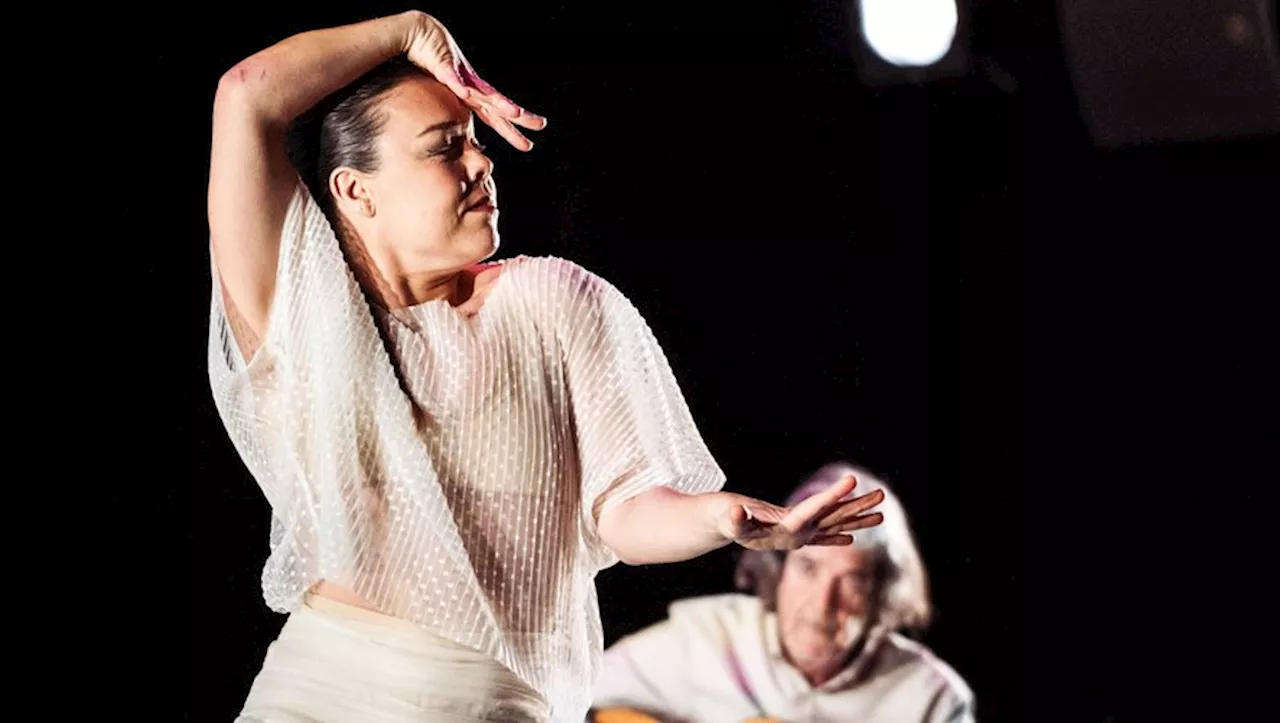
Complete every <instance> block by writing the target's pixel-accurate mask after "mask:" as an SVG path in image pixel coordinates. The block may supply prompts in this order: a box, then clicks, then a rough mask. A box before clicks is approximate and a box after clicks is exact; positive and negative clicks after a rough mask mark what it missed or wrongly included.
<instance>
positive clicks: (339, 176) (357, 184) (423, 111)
mask: <svg viewBox="0 0 1280 723" xmlns="http://www.w3.org/2000/svg"><path fill="white" fill-rule="evenodd" d="M377 112H378V113H379V114H381V115H383V116H384V117H385V124H384V125H383V128H382V132H381V133H380V134H379V136H378V138H377V143H376V148H377V153H378V167H377V170H376V171H374V172H373V173H361V172H358V171H353V170H351V169H338V170H336V171H335V172H334V174H333V176H332V177H331V179H330V184H331V190H333V191H334V196H335V198H336V200H337V203H338V206H339V208H341V210H342V212H343V215H344V216H345V217H346V218H347V219H348V221H350V222H351V224H352V225H353V226H354V227H355V230H356V232H357V233H358V235H359V237H360V239H361V240H362V241H363V242H364V244H365V246H366V248H368V250H369V252H370V254H371V255H372V256H373V257H374V259H375V261H376V262H377V263H378V265H379V266H380V267H381V268H382V269H383V270H384V271H389V272H391V273H392V274H396V275H413V274H423V273H448V272H452V271H456V270H458V269H462V268H465V267H467V266H469V265H471V264H474V263H477V262H479V261H483V260H484V259H486V258H488V257H489V256H491V255H492V254H493V253H494V251H496V250H497V248H498V210H497V198H498V197H497V188H496V186H495V185H494V182H493V176H492V173H493V162H492V161H491V160H489V158H488V157H487V156H485V155H484V153H483V152H481V148H480V147H479V146H478V145H477V142H476V136H475V124H474V121H473V119H472V116H471V111H470V110H469V109H468V108H467V107H466V106H464V105H462V104H461V103H460V102H459V101H458V99H457V97H456V96H454V95H453V93H452V92H450V91H449V90H448V88H446V87H445V86H444V85H442V84H440V83H438V82H436V81H435V80H433V79H431V78H430V77H427V76H422V77H416V78H411V79H409V80H405V81H403V82H401V83H400V84H398V85H397V86H396V87H394V88H393V89H391V90H389V91H387V92H386V94H385V95H384V96H383V97H382V98H381V99H380V101H379V105H378V108H377ZM485 197H487V198H488V201H487V203H481V205H479V206H477V205H475V204H476V202H477V201H483V199H484V198H485Z"/></svg>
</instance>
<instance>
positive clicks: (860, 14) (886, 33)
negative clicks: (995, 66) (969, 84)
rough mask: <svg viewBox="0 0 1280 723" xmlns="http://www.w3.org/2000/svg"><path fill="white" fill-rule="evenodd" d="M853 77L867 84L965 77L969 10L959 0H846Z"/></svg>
mask: <svg viewBox="0 0 1280 723" xmlns="http://www.w3.org/2000/svg"><path fill="white" fill-rule="evenodd" d="M843 5H844V8H845V22H847V23H848V24H849V26H850V29H851V30H852V31H853V33H852V35H851V36H850V40H851V41H852V44H853V48H852V51H853V59H854V62H855V63H856V65H857V72H858V77H859V78H860V79H861V81H862V82H863V83H864V84H865V85H867V86H870V87H875V88H883V87H887V86H894V85H914V84H921V83H929V82H931V81H935V80H942V79H953V78H960V77H963V76H966V75H968V74H969V72H970V67H969V33H970V31H969V14H968V8H967V3H963V2H959V0H846V2H845V3H844V4H843Z"/></svg>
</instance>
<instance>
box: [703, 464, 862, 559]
mask: <svg viewBox="0 0 1280 723" xmlns="http://www.w3.org/2000/svg"><path fill="white" fill-rule="evenodd" d="M857 484H858V481H857V479H855V478H854V476H853V475H846V476H845V477H844V478H843V479H841V480H840V481H839V482H837V483H835V484H833V485H831V486H830V487H828V488H827V489H825V490H823V491H822V492H819V493H818V494H816V495H813V496H812V497H809V498H806V499H804V500H801V501H800V502H799V503H798V504H796V505H795V506H793V507H779V506H778V505H772V504H769V503H768V502H762V501H760V500H757V499H753V498H751V497H745V496H743V495H732V496H730V497H729V498H727V500H726V502H727V504H726V506H725V509H723V510H722V511H720V513H719V514H718V515H717V529H718V530H719V532H720V534H721V535H723V536H724V537H725V538H726V539H729V540H732V541H734V542H736V543H738V544H739V545H742V546H743V547H746V548H749V549H752V550H794V549H796V548H797V547H803V546H805V545H849V544H852V543H853V537H852V535H851V534H850V533H852V532H853V531H854V530H861V529H865V528H867V527H874V526H876V525H878V524H880V523H881V522H883V521H884V515H882V514H880V513H879V512H872V513H870V514H867V511H868V510H870V509H871V508H872V507H875V506H876V505H878V504H880V503H881V502H882V501H883V500H884V491H883V490H875V491H873V492H870V493H868V494H865V495H861V496H859V497H854V498H852V499H849V500H844V501H841V498H842V497H844V496H846V495H848V494H849V493H850V492H852V491H853V488H854V487H856V486H857Z"/></svg>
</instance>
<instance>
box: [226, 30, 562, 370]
mask: <svg viewBox="0 0 1280 723" xmlns="http://www.w3.org/2000/svg"><path fill="white" fill-rule="evenodd" d="M398 55H407V57H408V58H409V59H410V60H411V61H413V62H414V63H416V64H417V65H419V66H420V67H422V68H423V69H424V70H426V71H427V72H428V73H431V74H432V75H433V76H435V77H436V78H437V79H438V80H439V81H441V82H442V83H444V84H445V85H446V86H447V87H449V88H450V89H451V90H452V91H453V92H454V93H455V94H457V95H458V96H459V98H461V99H463V100H464V102H466V103H467V105H468V106H469V107H471V108H472V109H473V110H475V111H476V112H477V114H478V115H479V116H480V117H481V119H482V120H484V121H485V122H486V123H488V124H489V125H491V126H493V127H494V128H495V129H496V130H498V132H499V133H501V134H502V135H503V136H504V137H506V138H507V140H508V141H510V142H511V143H512V145H514V146H516V147H517V148H519V149H521V150H528V148H530V147H531V146H532V144H530V143H529V141H528V140H527V139H525V138H524V137H523V136H521V135H520V133H519V132H518V131H516V130H515V129H514V127H513V126H512V122H515V123H519V124H520V125H523V126H525V127H529V128H541V127H542V126H543V125H545V120H544V119H542V118H540V117H539V116H536V115H535V114H532V113H528V112H526V111H523V110H521V109H520V108H519V107H518V106H516V105H515V104H514V103H512V102H511V101H510V100H508V99H507V98H506V97H505V96H503V95H502V94H500V93H498V92H497V91H496V90H495V89H494V88H493V87H492V86H490V85H489V84H488V83H485V82H484V81H483V80H481V79H480V78H479V77H478V76H477V75H476V73H475V71H474V69H472V68H471V65H470V64H469V63H468V62H467V60H466V58H465V57H464V56H463V54H462V52H461V50H459V49H458V46H457V44H456V43H455V42H454V40H453V38H452V37H451V36H450V35H449V33H448V31H447V30H446V29H445V28H444V26H443V25H441V24H440V23H439V22H437V21H436V20H435V19H434V18H433V17H431V16H430V15H427V14H426V13H423V12H421V11H417V10H411V11H408V12H404V13H400V14H397V15H391V16H387V17H383V18H378V19H375V20H369V21H365V22H361V23H356V24H352V25H344V26H340V27H335V28H328V29H323V30H313V31H308V32H304V33H300V34H298V35H294V36H292V37H289V38H287V39H285V40H282V41H281V42H279V43H276V44H275V45H272V46H271V47H269V48H266V49H265V50H261V51H259V52H257V53H254V54H253V55H251V56H250V57H248V58H245V59H244V60H242V61H240V62H239V63H237V64H236V65H235V66H234V67H232V68H231V69H230V70H228V71H227V72H226V73H225V74H224V75H223V76H222V78H221V80H220V81H219V83H218V89H217V93H216V95H215V97H214V104H213V140H212V154H211V158H210V168H209V190H208V213H209V229H210V235H211V245H212V252H213V257H214V262H215V264H216V266H217V269H218V274H219V276H220V277H221V280H222V285H223V289H222V291H223V293H224V298H225V299H226V301H227V302H228V304H227V306H228V311H229V312H230V313H231V314H232V317H233V325H234V326H235V327H236V336H237V341H239V343H240V345H241V350H242V351H243V352H244V354H245V356H246V357H248V356H251V355H252V350H253V349H255V348H256V345H257V341H258V340H259V339H261V338H262V337H263V336H264V335H265V333H266V324H267V318H268V311H269V309H270V305H271V297H272V293H273V291H274V285H275V278H276V263H277V258H278V255H279V245H280V233H281V231H282V229H283V225H284V217H285V214H286V212H287V211H288V207H289V201H290V199H291V197H292V194H293V192H294V190H295V189H296V187H297V176H296V173H295V171H294V170H293V168H292V166H291V165H290V163H289V160H288V156H287V155H286V152H285V133H286V131H287V129H288V126H289V124H290V123H291V122H293V121H294V120H295V119H296V118H298V117H299V116H301V115H302V114H304V113H306V112H307V111H308V110H310V109H311V108H312V107H313V106H315V105H316V104H317V103H319V102H320V101H321V100H323V99H324V98H325V97H326V96H328V95H330V94H332V93H334V92H335V91H337V90H339V89H341V88H343V87H344V86H346V85H347V84H349V83H351V82H352V81H355V80H356V79H358V78H359V77H361V76H362V75H364V74H365V73H367V72H368V71H370V70H373V69H374V68H375V67H377V66H378V65H380V64H381V63H383V62H385V61H387V60H390V59H392V58H394V57H396V56H398Z"/></svg>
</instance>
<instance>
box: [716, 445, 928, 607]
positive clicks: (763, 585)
mask: <svg viewBox="0 0 1280 723" xmlns="http://www.w3.org/2000/svg"><path fill="white" fill-rule="evenodd" d="M848 474H852V475H854V476H855V477H857V479H858V485H857V486H856V487H855V488H854V490H853V493H852V495H851V496H859V495H864V494H867V493H868V492H871V491H873V490H877V489H879V490H884V501H883V502H881V503H880V505H879V506H878V507H876V510H878V511H879V512H881V513H883V514H884V522H882V523H880V524H879V525H877V526H875V527H871V528H868V529H864V530H856V531H855V532H854V533H853V544H854V547H857V548H859V549H862V550H868V551H870V552H872V553H873V557H874V559H875V575H874V579H875V586H874V589H875V591H876V595H877V599H876V601H875V604H874V605H873V609H875V610H877V611H878V612H877V617H878V619H877V624H878V625H880V626H884V627H887V628H889V629H892V630H910V631H917V632H919V631H923V630H924V629H925V628H927V627H928V626H929V622H930V620H931V619H932V617H933V605H932V604H931V602H930V599H929V583H928V576H927V573H926V571H925V568H924V562H923V561H922V560H921V558H920V551H919V549H918V548H917V547H916V542H915V536H914V535H912V533H911V526H910V525H909V524H908V520H907V514H906V511H905V510H904V509H903V507H902V503H901V502H899V501H898V497H897V495H895V494H894V493H893V491H892V490H891V489H889V486H888V485H887V484H885V482H884V481H883V480H881V479H880V478H878V477H876V476H875V475H873V474H871V473H870V472H868V471H867V470H865V469H863V468H862V467H859V466H857V465H854V464H850V463H848V462H832V463H830V464H827V465H824V466H823V467H821V468H819V469H818V470H817V471H815V472H814V473H813V474H811V475H809V476H808V477H807V478H806V479H805V481H804V482H802V483H801V484H800V486H799V487H797V488H796V489H795V491H794V492H792V493H791V496H790V497H789V498H788V499H787V502H786V504H787V506H788V507H790V506H791V505H794V504H796V503H798V502H800V501H801V500H803V499H805V498H806V497H810V496H812V495H814V494H817V493H818V492H821V491H822V490H824V489H826V488H827V487H830V486H831V485H833V484H835V483H836V482H838V481H840V479H841V478H843V477H844V476H845V475H848ZM784 560H785V555H784V553H782V552H777V551H760V550H745V551H744V552H743V553H742V557H741V558H740V559H739V560H738V565H737V568H736V569H735V571H734V582H735V584H736V585H737V586H738V587H739V588H740V589H744V590H750V591H753V592H754V593H755V594H756V595H757V596H758V597H759V598H760V599H761V601H762V602H763V603H764V605H765V607H766V608H767V609H769V610H774V609H775V608H776V604H777V594H778V582H779V580H780V579H781V577H782V566H783V562H784Z"/></svg>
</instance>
